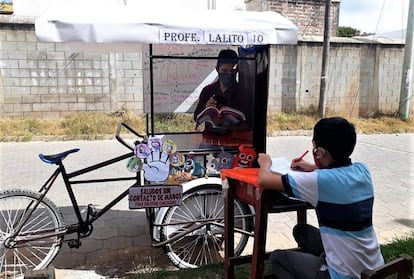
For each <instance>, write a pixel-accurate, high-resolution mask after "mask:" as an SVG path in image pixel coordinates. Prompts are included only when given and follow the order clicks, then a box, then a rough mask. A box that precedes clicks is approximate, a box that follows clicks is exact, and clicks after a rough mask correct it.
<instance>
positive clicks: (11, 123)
mask: <svg viewBox="0 0 414 279" xmlns="http://www.w3.org/2000/svg"><path fill="white" fill-rule="evenodd" d="M318 119H319V118H318V117H317V116H316V115H315V114H314V113H313V114H312V113H303V114H293V113H269V114H268V116H267V134H268V135H272V134H273V133H275V132H278V131H296V130H308V131H311V130H312V129H313V126H314V124H315V123H316V122H317V121H318ZM348 120H350V121H351V122H352V123H354V124H355V126H356V128H357V131H358V132H359V133H365V134H373V133H384V134H391V133H413V132H414V118H412V117H411V118H409V119H408V120H401V119H399V118H398V117H394V116H386V115H380V116H378V117H374V118H348ZM119 122H125V123H127V124H129V125H130V126H131V127H133V128H134V129H135V130H136V131H137V132H139V133H145V131H146V120H145V116H143V115H136V114H134V113H132V112H130V111H119V112H116V113H113V114H105V113H97V112H82V113H79V114H75V115H72V116H69V117H66V118H63V119H55V120H47V119H36V118H29V117H24V118H22V117H2V118H0V141H30V140H32V139H33V137H36V136H61V137H62V140H65V139H71V140H73V139H99V138H100V137H102V135H113V134H114V133H115V131H116V127H117V125H118V123H119ZM154 123H155V127H156V131H164V132H180V131H193V130H194V121H193V119H192V114H188V113H187V114H160V115H157V116H156V117H155V118H154Z"/></svg>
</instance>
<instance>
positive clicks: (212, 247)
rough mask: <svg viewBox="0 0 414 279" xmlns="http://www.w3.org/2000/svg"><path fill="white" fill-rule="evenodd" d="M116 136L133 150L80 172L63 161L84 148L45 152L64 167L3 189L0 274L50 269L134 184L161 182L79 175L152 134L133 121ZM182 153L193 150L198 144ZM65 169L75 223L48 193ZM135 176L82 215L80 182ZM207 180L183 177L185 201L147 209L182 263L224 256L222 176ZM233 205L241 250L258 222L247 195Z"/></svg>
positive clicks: (112, 161)
mask: <svg viewBox="0 0 414 279" xmlns="http://www.w3.org/2000/svg"><path fill="white" fill-rule="evenodd" d="M124 128H125V129H127V130H128V131H129V132H131V133H132V134H133V135H134V136H136V137H138V138H139V140H136V141H134V144H133V145H131V144H129V143H127V142H126V141H125V140H124V139H123V138H122V137H121V136H120V134H121V130H122V129H124ZM116 139H117V140H118V141H119V142H120V143H121V144H122V145H124V146H125V147H127V148H128V149H129V151H128V152H127V153H125V154H122V155H120V156H118V157H115V158H111V159H109V160H106V161H103V162H100V163H97V164H94V165H91V166H88V167H85V168H83V169H80V170H78V171H74V172H67V170H66V168H65V166H64V164H63V160H64V159H65V158H66V157H67V156H69V155H71V154H74V153H76V152H78V151H79V149H78V148H74V149H70V150H67V151H64V152H62V153H58V154H53V155H43V154H39V157H40V159H41V160H42V161H43V162H45V163H47V164H51V165H57V168H56V169H55V171H54V172H53V173H52V175H51V176H50V177H49V178H48V179H47V180H46V181H45V182H44V184H43V185H42V186H41V188H40V190H39V191H38V192H34V191H29V190H23V189H11V190H5V191H2V192H0V277H1V276H2V277H3V278H11V277H13V278H15V277H18V276H22V275H23V274H24V272H26V271H28V270H39V269H43V268H46V267H47V266H48V265H49V264H50V263H51V262H52V261H53V259H54V258H55V257H56V255H57V254H58V252H59V249H60V248H61V246H62V244H63V243H64V242H67V244H68V245H69V247H71V248H79V247H80V245H81V239H82V238H86V237H88V236H89V235H91V233H92V232H93V224H94V222H95V221H97V220H98V219H99V218H100V217H101V216H103V215H104V214H105V213H106V212H108V211H109V210H110V209H111V208H112V207H113V206H114V205H116V204H117V203H118V202H120V201H121V200H122V199H123V198H125V197H127V196H128V195H129V193H130V189H131V188H132V187H145V186H149V185H154V183H149V181H147V180H146V179H145V175H144V178H142V174H141V173H140V172H136V173H134V174H133V175H131V176H125V177H110V178H102V179H76V178H77V177H79V176H80V175H84V174H88V173H90V172H92V171H95V170H97V169H100V168H103V167H105V166H108V165H111V164H115V163H118V162H120V161H124V160H127V159H130V158H132V157H134V156H136V152H135V147H136V146H137V145H139V144H141V143H146V142H147V140H148V137H147V136H143V135H140V134H138V133H137V132H135V131H134V130H133V129H132V128H131V127H129V126H128V125H127V124H125V123H120V124H119V126H118V128H117V131H116ZM183 152H193V150H184V151H183ZM197 152H198V153H197ZM197 152H196V154H198V155H199V156H206V154H210V153H211V150H198V151H197ZM58 176H61V177H62V179H63V182H64V185H65V188H66V191H67V193H68V195H69V198H70V201H71V206H72V208H73V210H74V212H75V215H76V220H77V221H76V222H75V223H73V224H68V225H67V224H65V222H64V216H63V215H62V213H61V211H60V209H59V207H58V206H56V205H55V204H54V203H53V202H52V201H51V200H50V199H48V198H47V193H48V191H49V190H50V189H51V188H52V187H53V185H54V183H55V181H56V179H57V177H58ZM202 179H206V178H202ZM129 180H131V181H132V184H131V185H130V186H129V187H127V189H125V190H124V191H123V192H121V193H120V194H119V195H118V196H116V197H115V198H113V199H112V200H111V201H110V202H109V203H108V204H106V205H105V206H104V207H103V208H102V209H97V208H95V207H94V206H93V205H92V204H89V205H87V210H86V215H85V216H83V215H82V212H81V209H80V206H79V204H78V201H77V199H76V196H75V194H74V191H73V186H75V185H78V184H87V183H105V182H115V181H129ZM204 182H205V183H204V184H197V183H196V182H195V181H194V180H193V181H190V182H189V183H183V184H182V187H183V189H184V190H183V193H182V201H181V204H179V205H176V206H171V207H156V208H152V207H150V208H145V210H146V213H147V218H148V221H149V222H150V227H151V230H152V239H153V240H155V241H157V243H155V244H154V245H153V246H154V247H160V246H161V247H164V249H165V252H166V253H167V255H168V257H169V258H170V259H171V261H172V262H173V263H174V264H175V265H177V266H178V267H181V268H188V267H198V266H201V265H204V264H209V263H213V262H218V261H222V260H223V248H224V246H223V241H224V238H223V234H224V225H223V223H224V220H223V219H224V211H223V206H224V205H223V198H222V196H221V183H220V178H219V177H213V178H211V179H206V180H205V181H204ZM155 185H158V186H160V187H163V186H165V185H163V184H155ZM234 210H235V216H236V220H237V221H236V222H235V228H236V231H237V236H236V237H235V255H240V254H241V253H242V251H243V249H244V248H245V246H246V244H247V241H248V238H249V237H250V236H252V234H251V233H250V232H251V230H252V226H253V214H252V211H251V209H250V208H249V207H248V206H247V205H246V204H244V203H242V202H240V201H236V203H235V207H234ZM154 232H158V234H157V233H154ZM69 234H76V236H77V237H75V238H72V239H68V240H66V239H65V236H66V235H69ZM157 235H158V237H157Z"/></svg>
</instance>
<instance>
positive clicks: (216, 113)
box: [196, 106, 246, 131]
mask: <svg viewBox="0 0 414 279" xmlns="http://www.w3.org/2000/svg"><path fill="white" fill-rule="evenodd" d="M244 121H246V116H245V115H244V113H243V112H241V111H239V110H237V109H234V108H231V107H227V106H222V107H220V108H217V107H214V106H209V107H206V108H205V109H204V110H202V111H201V112H200V113H199V114H198V115H197V117H196V128H198V126H200V125H201V124H202V123H206V124H208V125H209V126H210V127H211V128H213V129H217V130H223V131H227V130H229V129H230V128H234V127H236V126H238V125H239V124H240V123H242V122H244Z"/></svg>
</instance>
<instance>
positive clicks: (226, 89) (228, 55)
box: [194, 49, 244, 133]
mask: <svg viewBox="0 0 414 279" xmlns="http://www.w3.org/2000/svg"><path fill="white" fill-rule="evenodd" d="M237 62H238V55H237V53H236V52H235V51H234V50H231V49H224V50H221V51H220V53H219V55H218V59H217V66H216V71H217V73H218V80H217V81H215V82H213V83H211V84H209V85H207V86H206V87H204V88H203V90H202V91H201V93H200V97H199V100H198V104H197V107H196V109H195V111H194V120H195V121H197V116H198V115H199V114H200V113H201V112H202V111H203V110H204V109H205V108H207V107H216V108H217V109H221V108H222V107H231V108H233V109H236V110H240V108H239V105H238V101H239V99H240V96H238V87H239V86H238V83H237V80H236V75H237V72H238V68H237ZM236 118H237V116H236ZM243 121H244V120H243V119H235V121H234V122H231V125H230V126H232V127H231V128H235V127H236V126H239V124H241V122H243ZM198 124H199V123H197V125H198ZM212 126H215V125H214V124H213V123H208V122H206V129H205V130H207V131H208V130H209V131H212V132H214V131H215V132H217V131H220V129H217V127H216V129H213V128H212ZM223 133H224V132H223Z"/></svg>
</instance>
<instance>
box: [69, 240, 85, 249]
mask: <svg viewBox="0 0 414 279" xmlns="http://www.w3.org/2000/svg"><path fill="white" fill-rule="evenodd" d="M81 245H82V242H80V240H79V239H69V240H68V246H69V248H79V247H81Z"/></svg>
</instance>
